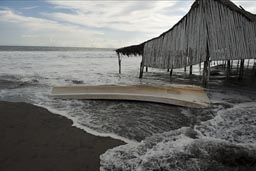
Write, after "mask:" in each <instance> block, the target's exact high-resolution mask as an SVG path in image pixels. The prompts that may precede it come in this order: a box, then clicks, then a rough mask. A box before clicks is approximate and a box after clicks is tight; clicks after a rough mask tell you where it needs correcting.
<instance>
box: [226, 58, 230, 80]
mask: <svg viewBox="0 0 256 171" xmlns="http://www.w3.org/2000/svg"><path fill="white" fill-rule="evenodd" d="M230 70H231V66H230V60H228V62H227V72H226V76H227V79H229V77H230Z"/></svg>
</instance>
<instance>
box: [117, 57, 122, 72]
mask: <svg viewBox="0 0 256 171" xmlns="http://www.w3.org/2000/svg"><path fill="white" fill-rule="evenodd" d="M117 56H118V66H119V74H121V57H120V54H119V53H117Z"/></svg>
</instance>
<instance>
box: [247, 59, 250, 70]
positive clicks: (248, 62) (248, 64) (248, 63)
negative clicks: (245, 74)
mask: <svg viewBox="0 0 256 171" xmlns="http://www.w3.org/2000/svg"><path fill="white" fill-rule="evenodd" d="M249 66H250V59H248V61H247V69H248V68H249Z"/></svg>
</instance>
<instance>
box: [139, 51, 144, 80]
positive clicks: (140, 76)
mask: <svg viewBox="0 0 256 171" xmlns="http://www.w3.org/2000/svg"><path fill="white" fill-rule="evenodd" d="M143 70H144V58H143V55H142V60H141V63H140V75H139V78H142V77H143Z"/></svg>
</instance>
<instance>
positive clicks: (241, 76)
mask: <svg viewBox="0 0 256 171" xmlns="http://www.w3.org/2000/svg"><path fill="white" fill-rule="evenodd" d="M243 75H244V59H241V62H240V71H239V80H242V79H243Z"/></svg>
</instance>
